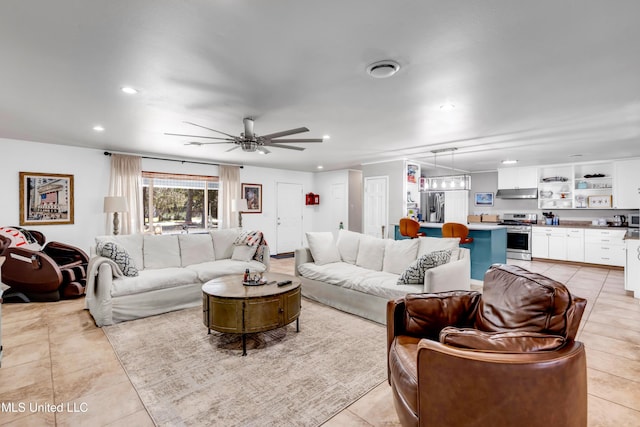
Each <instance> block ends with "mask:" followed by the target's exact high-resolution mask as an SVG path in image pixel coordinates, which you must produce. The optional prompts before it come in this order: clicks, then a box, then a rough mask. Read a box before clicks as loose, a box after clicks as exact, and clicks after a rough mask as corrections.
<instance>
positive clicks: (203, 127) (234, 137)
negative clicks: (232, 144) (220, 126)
mask: <svg viewBox="0 0 640 427" xmlns="http://www.w3.org/2000/svg"><path fill="white" fill-rule="evenodd" d="M185 123H187V124H190V125H193V126H198V127H199V128H202V129H207V130H210V131H212V132H217V133H221V134H223V135H227V136H230V137H231V138H233V139H236V138H237V136H233V135H229V134H228V133H224V132H220V131H219V130H215V129H211V128H208V127H206V126H202V125H199V124H196V123H192V122H185Z"/></svg>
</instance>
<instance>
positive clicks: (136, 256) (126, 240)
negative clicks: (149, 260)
mask: <svg viewBox="0 0 640 427" xmlns="http://www.w3.org/2000/svg"><path fill="white" fill-rule="evenodd" d="M95 240H96V245H97V244H98V243H103V242H114V243H117V244H118V246H120V247H122V248H124V250H126V251H127V253H128V254H129V256H130V257H131V259H133V262H134V264H135V265H136V267H137V268H138V270H140V269H143V268H144V255H143V253H142V245H143V235H142V234H118V235H117V236H98V237H96V239H95ZM96 253H97V252H96Z"/></svg>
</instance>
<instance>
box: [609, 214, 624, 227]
mask: <svg viewBox="0 0 640 427" xmlns="http://www.w3.org/2000/svg"><path fill="white" fill-rule="evenodd" d="M626 223H627V217H626V216H624V215H614V216H613V222H611V226H612V227H625V226H626Z"/></svg>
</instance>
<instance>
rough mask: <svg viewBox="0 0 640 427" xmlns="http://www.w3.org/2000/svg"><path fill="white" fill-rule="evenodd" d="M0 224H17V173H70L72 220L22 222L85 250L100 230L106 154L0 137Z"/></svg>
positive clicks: (105, 188)
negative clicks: (60, 222) (72, 196)
mask: <svg viewBox="0 0 640 427" xmlns="http://www.w3.org/2000/svg"><path fill="white" fill-rule="evenodd" d="M0 146H1V147H2V153H3V161H2V167H0V182H1V183H2V184H0V200H2V205H1V206H0V224H1V225H3V226H10V225H16V226H17V225H19V219H20V211H19V209H20V204H19V194H18V192H19V173H20V172H42V173H60V174H69V175H73V184H74V223H73V224H68V225H41V226H25V228H30V229H34V230H38V231H40V232H42V233H43V234H44V235H45V237H46V238H47V241H59V242H64V243H69V244H71V245H74V246H77V247H79V248H81V249H83V250H85V251H87V252H89V247H90V246H91V243H92V242H93V238H94V237H95V236H96V235H99V234H104V227H105V223H106V220H105V215H104V213H103V212H102V208H103V198H104V196H105V195H106V194H107V191H108V189H109V165H110V161H109V158H108V157H106V156H105V155H103V150H92V149H86V148H76V147H69V146H63V145H51V144H41V143H36V142H27V141H17V140H12V139H0Z"/></svg>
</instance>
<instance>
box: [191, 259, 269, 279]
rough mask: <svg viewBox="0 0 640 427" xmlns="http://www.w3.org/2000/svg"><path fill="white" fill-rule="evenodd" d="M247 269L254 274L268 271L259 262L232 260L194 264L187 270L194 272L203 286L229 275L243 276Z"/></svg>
mask: <svg viewBox="0 0 640 427" xmlns="http://www.w3.org/2000/svg"><path fill="white" fill-rule="evenodd" d="M247 268H248V269H249V271H250V272H251V273H252V274H253V273H262V272H264V271H265V270H266V266H265V265H264V264H262V263H260V262H258V261H253V260H252V261H249V262H241V261H234V260H231V259H221V260H216V261H209V262H203V263H202V264H192V265H189V266H187V267H186V269H188V270H190V271H193V272H194V273H195V274H196V275H197V276H198V280H199V281H200V282H202V283H203V284H204V283H206V282H208V281H209V280H212V279H215V278H217V277H222V276H226V275H228V274H242V273H244V271H245V270H246V269H247Z"/></svg>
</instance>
